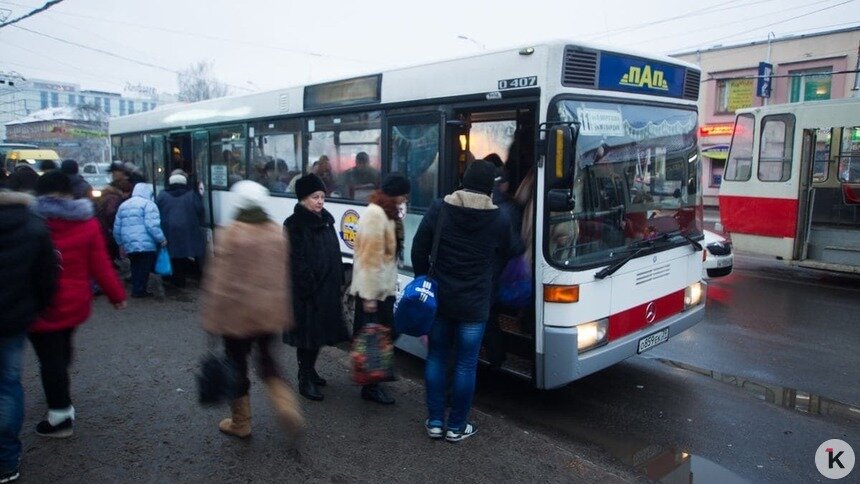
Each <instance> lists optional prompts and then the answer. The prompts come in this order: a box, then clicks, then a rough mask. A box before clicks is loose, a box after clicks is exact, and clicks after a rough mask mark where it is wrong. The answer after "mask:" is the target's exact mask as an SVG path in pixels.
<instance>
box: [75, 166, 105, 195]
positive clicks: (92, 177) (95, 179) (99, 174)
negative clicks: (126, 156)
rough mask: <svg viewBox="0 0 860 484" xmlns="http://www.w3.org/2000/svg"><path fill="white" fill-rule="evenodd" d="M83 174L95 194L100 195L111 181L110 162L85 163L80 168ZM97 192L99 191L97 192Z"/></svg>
mask: <svg viewBox="0 0 860 484" xmlns="http://www.w3.org/2000/svg"><path fill="white" fill-rule="evenodd" d="M80 173H81V176H82V177H84V180H86V181H87V183H89V184H90V185H92V187H93V196H100V195H101V191H102V190H103V189H104V187H106V186H108V185H109V184H110V181H111V175H110V163H92V162H90V163H84V166H82V167H81V169H80ZM95 192H99V193H98V194H96V193H95Z"/></svg>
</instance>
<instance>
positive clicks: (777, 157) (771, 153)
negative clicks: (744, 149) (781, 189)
mask: <svg viewBox="0 0 860 484" xmlns="http://www.w3.org/2000/svg"><path fill="white" fill-rule="evenodd" d="M793 138H794V116H793V115H790V114H779V115H776V116H765V117H764V119H763V120H762V127H761V143H760V146H759V156H758V179H759V180H761V181H770V182H774V181H787V180H789V179H790V178H791V149H792V140H793Z"/></svg>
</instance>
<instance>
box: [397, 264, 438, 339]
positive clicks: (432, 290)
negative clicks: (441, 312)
mask: <svg viewBox="0 0 860 484" xmlns="http://www.w3.org/2000/svg"><path fill="white" fill-rule="evenodd" d="M436 288H437V285H436V281H434V280H433V279H430V278H428V277H427V276H418V277H416V278H415V279H412V282H410V283H409V284H407V285H406V287H405V288H404V289H403V295H402V296H401V297H400V301H398V302H397V308H396V309H395V310H394V329H395V330H396V331H397V332H398V333H401V334H408V335H409V336H424V335H425V334H428V333H429V332H430V328H431V327H433V321H435V320H436V306H437V301H436Z"/></svg>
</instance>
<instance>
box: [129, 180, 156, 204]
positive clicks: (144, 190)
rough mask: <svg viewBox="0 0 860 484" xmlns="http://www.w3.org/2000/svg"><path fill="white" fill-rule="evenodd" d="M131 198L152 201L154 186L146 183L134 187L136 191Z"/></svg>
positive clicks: (133, 191)
mask: <svg viewBox="0 0 860 484" xmlns="http://www.w3.org/2000/svg"><path fill="white" fill-rule="evenodd" d="M131 196H132V197H140V198H145V199H146V200H152V185H150V184H149V183H146V182H142V183H138V184H137V185H135V186H134V190H132V192H131Z"/></svg>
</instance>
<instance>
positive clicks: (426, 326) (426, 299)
mask: <svg viewBox="0 0 860 484" xmlns="http://www.w3.org/2000/svg"><path fill="white" fill-rule="evenodd" d="M444 216H445V211H444V208H443V209H442V210H440V212H439V218H438V219H437V221H436V231H435V232H434V233H433V248H432V249H431V250H430V270H429V271H428V272H427V275H424V276H418V277H416V278H415V279H412V282H410V283H409V284H407V285H406V287H405V288H404V289H403V294H402V295H401V296H400V301H398V302H397V307H396V308H395V309H394V329H395V330H396V331H397V332H398V333H401V334H406V335H409V336H416V337H417V336H424V335H426V334H428V333H430V328H432V327H433V321H435V320H436V307H437V305H438V302H437V301H436V289H437V288H438V287H439V285H438V284H437V283H436V281H435V280H434V279H433V267H434V265H435V263H436V252H437V251H438V250H439V238H440V237H441V235H442V218H443V217H444Z"/></svg>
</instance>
